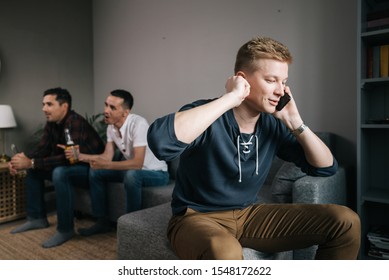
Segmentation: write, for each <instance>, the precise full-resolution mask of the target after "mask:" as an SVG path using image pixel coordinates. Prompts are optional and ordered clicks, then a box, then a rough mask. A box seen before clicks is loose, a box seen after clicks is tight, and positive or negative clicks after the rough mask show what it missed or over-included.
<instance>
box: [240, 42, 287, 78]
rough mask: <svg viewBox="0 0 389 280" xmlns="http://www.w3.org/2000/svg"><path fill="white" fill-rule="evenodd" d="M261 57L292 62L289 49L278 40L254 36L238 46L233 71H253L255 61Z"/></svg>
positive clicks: (255, 64) (255, 67) (255, 68)
mask: <svg viewBox="0 0 389 280" xmlns="http://www.w3.org/2000/svg"><path fill="white" fill-rule="evenodd" d="M261 58H268V59H269V58H270V59H275V60H279V61H282V62H286V63H288V64H290V63H292V56H291V54H290V52H289V49H288V48H287V47H286V46H285V45H283V44H281V43H280V42H278V41H276V40H274V39H272V38H268V37H255V38H253V39H251V40H250V41H248V42H247V43H245V44H244V45H243V46H242V47H240V49H239V51H238V53H237V55H236V61H235V69H234V70H235V73H237V72H238V71H249V72H254V71H255V70H257V63H256V62H257V61H258V60H259V59H261Z"/></svg>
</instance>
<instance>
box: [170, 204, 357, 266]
mask: <svg viewBox="0 0 389 280" xmlns="http://www.w3.org/2000/svg"><path fill="white" fill-rule="evenodd" d="M168 238H169V240H170V242H171V244H172V247H173V250H174V251H175V253H176V254H177V256H178V257H179V258H181V259H219V260H222V259H242V258H243V253H242V247H248V248H252V249H255V250H258V251H262V252H267V253H275V252H282V251H288V250H293V249H302V248H306V247H309V246H312V245H319V246H318V250H317V252H316V259H326V260H330V259H339V260H340V259H342V260H346V259H356V258H357V255H358V251H359V246H360V220H359V217H358V215H357V214H356V213H355V212H353V211H352V210H351V209H349V208H347V207H345V206H340V205H334V204H324V205H323V204H258V205H252V206H250V207H247V208H245V209H242V210H229V211H217V212H207V213H200V212H196V211H194V210H193V209H190V208H188V209H187V211H186V213H185V214H183V215H181V216H174V217H172V219H171V220H170V223H169V227H168Z"/></svg>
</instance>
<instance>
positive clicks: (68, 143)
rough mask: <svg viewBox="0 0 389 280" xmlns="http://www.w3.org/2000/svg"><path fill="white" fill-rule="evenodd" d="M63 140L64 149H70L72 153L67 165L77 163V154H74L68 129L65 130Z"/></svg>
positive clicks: (74, 150)
mask: <svg viewBox="0 0 389 280" xmlns="http://www.w3.org/2000/svg"><path fill="white" fill-rule="evenodd" d="M65 139H66V148H65V150H69V149H71V150H72V152H73V157H71V158H69V163H70V164H75V163H76V162H78V157H77V152H76V148H75V147H74V146H75V144H74V142H73V140H72V137H71V136H70V131H69V129H68V128H65Z"/></svg>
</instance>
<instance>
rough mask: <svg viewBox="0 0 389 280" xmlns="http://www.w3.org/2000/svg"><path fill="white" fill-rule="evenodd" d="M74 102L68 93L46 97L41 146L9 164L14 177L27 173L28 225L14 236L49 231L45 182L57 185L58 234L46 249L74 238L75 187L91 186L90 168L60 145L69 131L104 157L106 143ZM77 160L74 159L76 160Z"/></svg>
mask: <svg viewBox="0 0 389 280" xmlns="http://www.w3.org/2000/svg"><path fill="white" fill-rule="evenodd" d="M71 107H72V98H71V95H70V94H69V92H68V91H67V90H66V89H62V88H53V89H48V90H46V91H45V92H44V94H43V109H42V110H43V112H44V114H45V115H46V119H47V122H46V125H45V128H44V132H43V136H42V138H41V139H40V142H39V144H38V145H37V146H36V148H35V149H34V150H33V151H31V152H26V154H24V153H18V154H16V155H15V156H13V157H12V159H11V161H10V163H9V169H10V172H11V174H16V173H17V172H18V170H25V169H27V176H26V181H25V184H26V196H27V222H25V223H24V224H22V225H21V226H19V227H16V228H15V229H13V230H12V231H11V233H19V232H24V231H27V230H33V229H40V228H46V227H48V226H49V222H48V220H47V213H46V208H45V200H44V193H45V180H50V181H52V182H53V185H54V188H55V191H56V206H57V219H58V224H57V232H56V233H55V234H54V236H52V237H51V238H50V239H48V240H47V241H45V242H44V243H43V244H42V246H43V247H44V248H50V247H54V246H58V245H60V244H62V243H64V242H66V241H67V240H69V239H71V238H72V237H73V236H74V209H73V203H74V202H73V195H74V189H73V187H74V186H75V184H77V185H87V184H88V176H89V165H88V164H85V163H83V162H80V161H78V162H76V163H73V164H71V163H70V161H69V160H68V159H67V158H66V157H65V155H64V153H63V150H62V149H61V148H59V147H58V146H57V145H58V144H63V145H66V142H67V141H66V137H65V130H66V129H68V130H69V132H70V135H71V138H72V140H73V141H74V142H75V143H77V144H78V146H79V149H80V151H82V152H85V153H91V154H96V153H101V152H102V151H103V150H104V143H103V141H102V140H101V138H100V137H99V135H98V134H97V132H96V131H95V130H94V129H93V127H92V126H91V125H90V124H89V123H88V121H87V120H85V119H84V118H83V117H82V116H80V115H79V114H77V113H76V112H75V111H73V110H72V109H71ZM72 159H73V160H74V158H73V157H72Z"/></svg>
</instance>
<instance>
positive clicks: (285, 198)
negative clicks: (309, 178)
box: [271, 162, 306, 203]
mask: <svg viewBox="0 0 389 280" xmlns="http://www.w3.org/2000/svg"><path fill="white" fill-rule="evenodd" d="M304 176H306V174H305V173H304V172H302V171H301V170H300V168H298V167H296V165H295V164H294V163H291V162H285V163H284V164H283V165H282V166H281V167H280V169H279V170H278V171H277V173H276V175H275V176H274V179H273V182H272V185H271V196H272V202H274V203H292V200H293V198H292V191H293V184H294V182H296V181H297V180H298V179H300V178H302V177H304Z"/></svg>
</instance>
